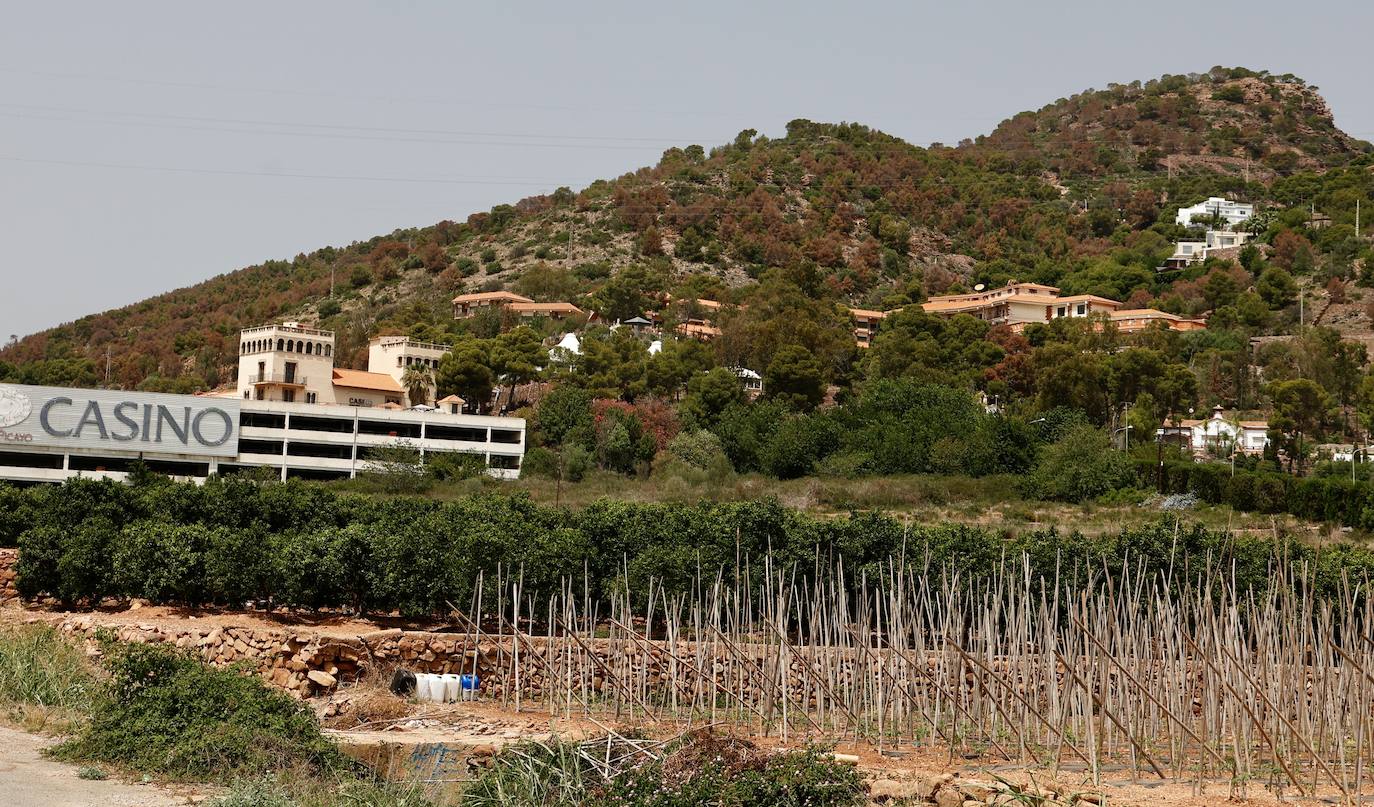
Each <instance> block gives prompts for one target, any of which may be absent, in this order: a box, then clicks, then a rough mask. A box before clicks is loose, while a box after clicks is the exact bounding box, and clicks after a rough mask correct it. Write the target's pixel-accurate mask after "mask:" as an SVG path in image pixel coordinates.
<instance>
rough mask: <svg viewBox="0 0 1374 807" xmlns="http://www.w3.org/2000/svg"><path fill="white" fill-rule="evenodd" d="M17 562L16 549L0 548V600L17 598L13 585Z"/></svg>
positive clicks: (17, 594) (16, 589)
mask: <svg viewBox="0 0 1374 807" xmlns="http://www.w3.org/2000/svg"><path fill="white" fill-rule="evenodd" d="M17 563H19V550H18V549H13V548H10V549H0V602H5V601H7V600H14V599H18V598H19V589H18V588H16V587H15V584H14V580H15V577H16V576H17V575H16V574H15V571H14V569H15V565H16V564H17Z"/></svg>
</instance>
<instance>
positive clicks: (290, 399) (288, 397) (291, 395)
mask: <svg viewBox="0 0 1374 807" xmlns="http://www.w3.org/2000/svg"><path fill="white" fill-rule="evenodd" d="M281 399H282V400H283V401H286V402H287V403H294V402H295V400H296V391H295V390H293V389H284V390H282V391H281Z"/></svg>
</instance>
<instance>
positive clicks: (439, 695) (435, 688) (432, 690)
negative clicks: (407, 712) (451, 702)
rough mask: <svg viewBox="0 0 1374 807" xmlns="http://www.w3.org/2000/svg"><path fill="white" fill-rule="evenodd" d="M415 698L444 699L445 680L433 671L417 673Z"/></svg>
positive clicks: (423, 699)
mask: <svg viewBox="0 0 1374 807" xmlns="http://www.w3.org/2000/svg"><path fill="white" fill-rule="evenodd" d="M415 699H416V700H419V701H426V702H442V701H443V700H444V681H443V679H442V678H440V677H439V676H437V675H434V674H433V673H416V675H415Z"/></svg>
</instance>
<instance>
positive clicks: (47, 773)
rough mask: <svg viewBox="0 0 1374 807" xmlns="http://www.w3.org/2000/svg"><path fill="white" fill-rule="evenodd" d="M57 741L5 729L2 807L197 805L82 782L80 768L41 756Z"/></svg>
mask: <svg viewBox="0 0 1374 807" xmlns="http://www.w3.org/2000/svg"><path fill="white" fill-rule="evenodd" d="M52 743H53V740H51V739H49V738H46V737H38V736H35V735H33V734H26V733H25V732H22V731H14V730H13V729H8V728H4V727H2V726H0V794H4V795H3V796H0V801H3V803H4V804H5V805H7V807H166V806H167V805H174V804H175V805H185V804H189V803H192V799H191V798H189V797H188V795H186V794H178V793H174V792H172V791H170V790H165V789H163V788H160V787H156V786H154V785H135V784H128V783H125V782H117V781H114V780H113V779H106V780H104V781H90V780H86V779H79V778H77V776H76V772H77V770H78V769H77V766H75V765H67V764H65V763H62V762H54V761H52V760H50V759H48V758H47V757H45V756H43V755H42V753H41V751H42V749H43V748H44V747H45V746H48V745H51V744H52Z"/></svg>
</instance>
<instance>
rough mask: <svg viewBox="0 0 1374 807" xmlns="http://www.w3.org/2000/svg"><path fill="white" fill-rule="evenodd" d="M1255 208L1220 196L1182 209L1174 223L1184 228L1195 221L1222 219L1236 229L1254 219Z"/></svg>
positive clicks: (1228, 225)
mask: <svg viewBox="0 0 1374 807" xmlns="http://www.w3.org/2000/svg"><path fill="white" fill-rule="evenodd" d="M1254 216H1255V206H1254V205H1252V204H1246V203H1245V202H1233V201H1231V200H1230V199H1223V198H1221V197H1220V196H1213V197H1210V198H1209V199H1207V200H1206V201H1204V202H1198V203H1197V204H1195V205H1193V206H1192V207H1181V208H1179V210H1178V215H1177V216H1175V217H1174V221H1176V222H1177V223H1179V224H1182V225H1183V226H1184V227H1190V226H1192V224H1193V220H1194V219H1198V220H1202V221H1205V220H1209V219H1214V218H1220V219H1221V220H1222V221H1224V222H1226V226H1227V227H1235V226H1236V225H1237V224H1240V223H1241V222H1243V221H1247V220H1248V219H1251V218H1254Z"/></svg>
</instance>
